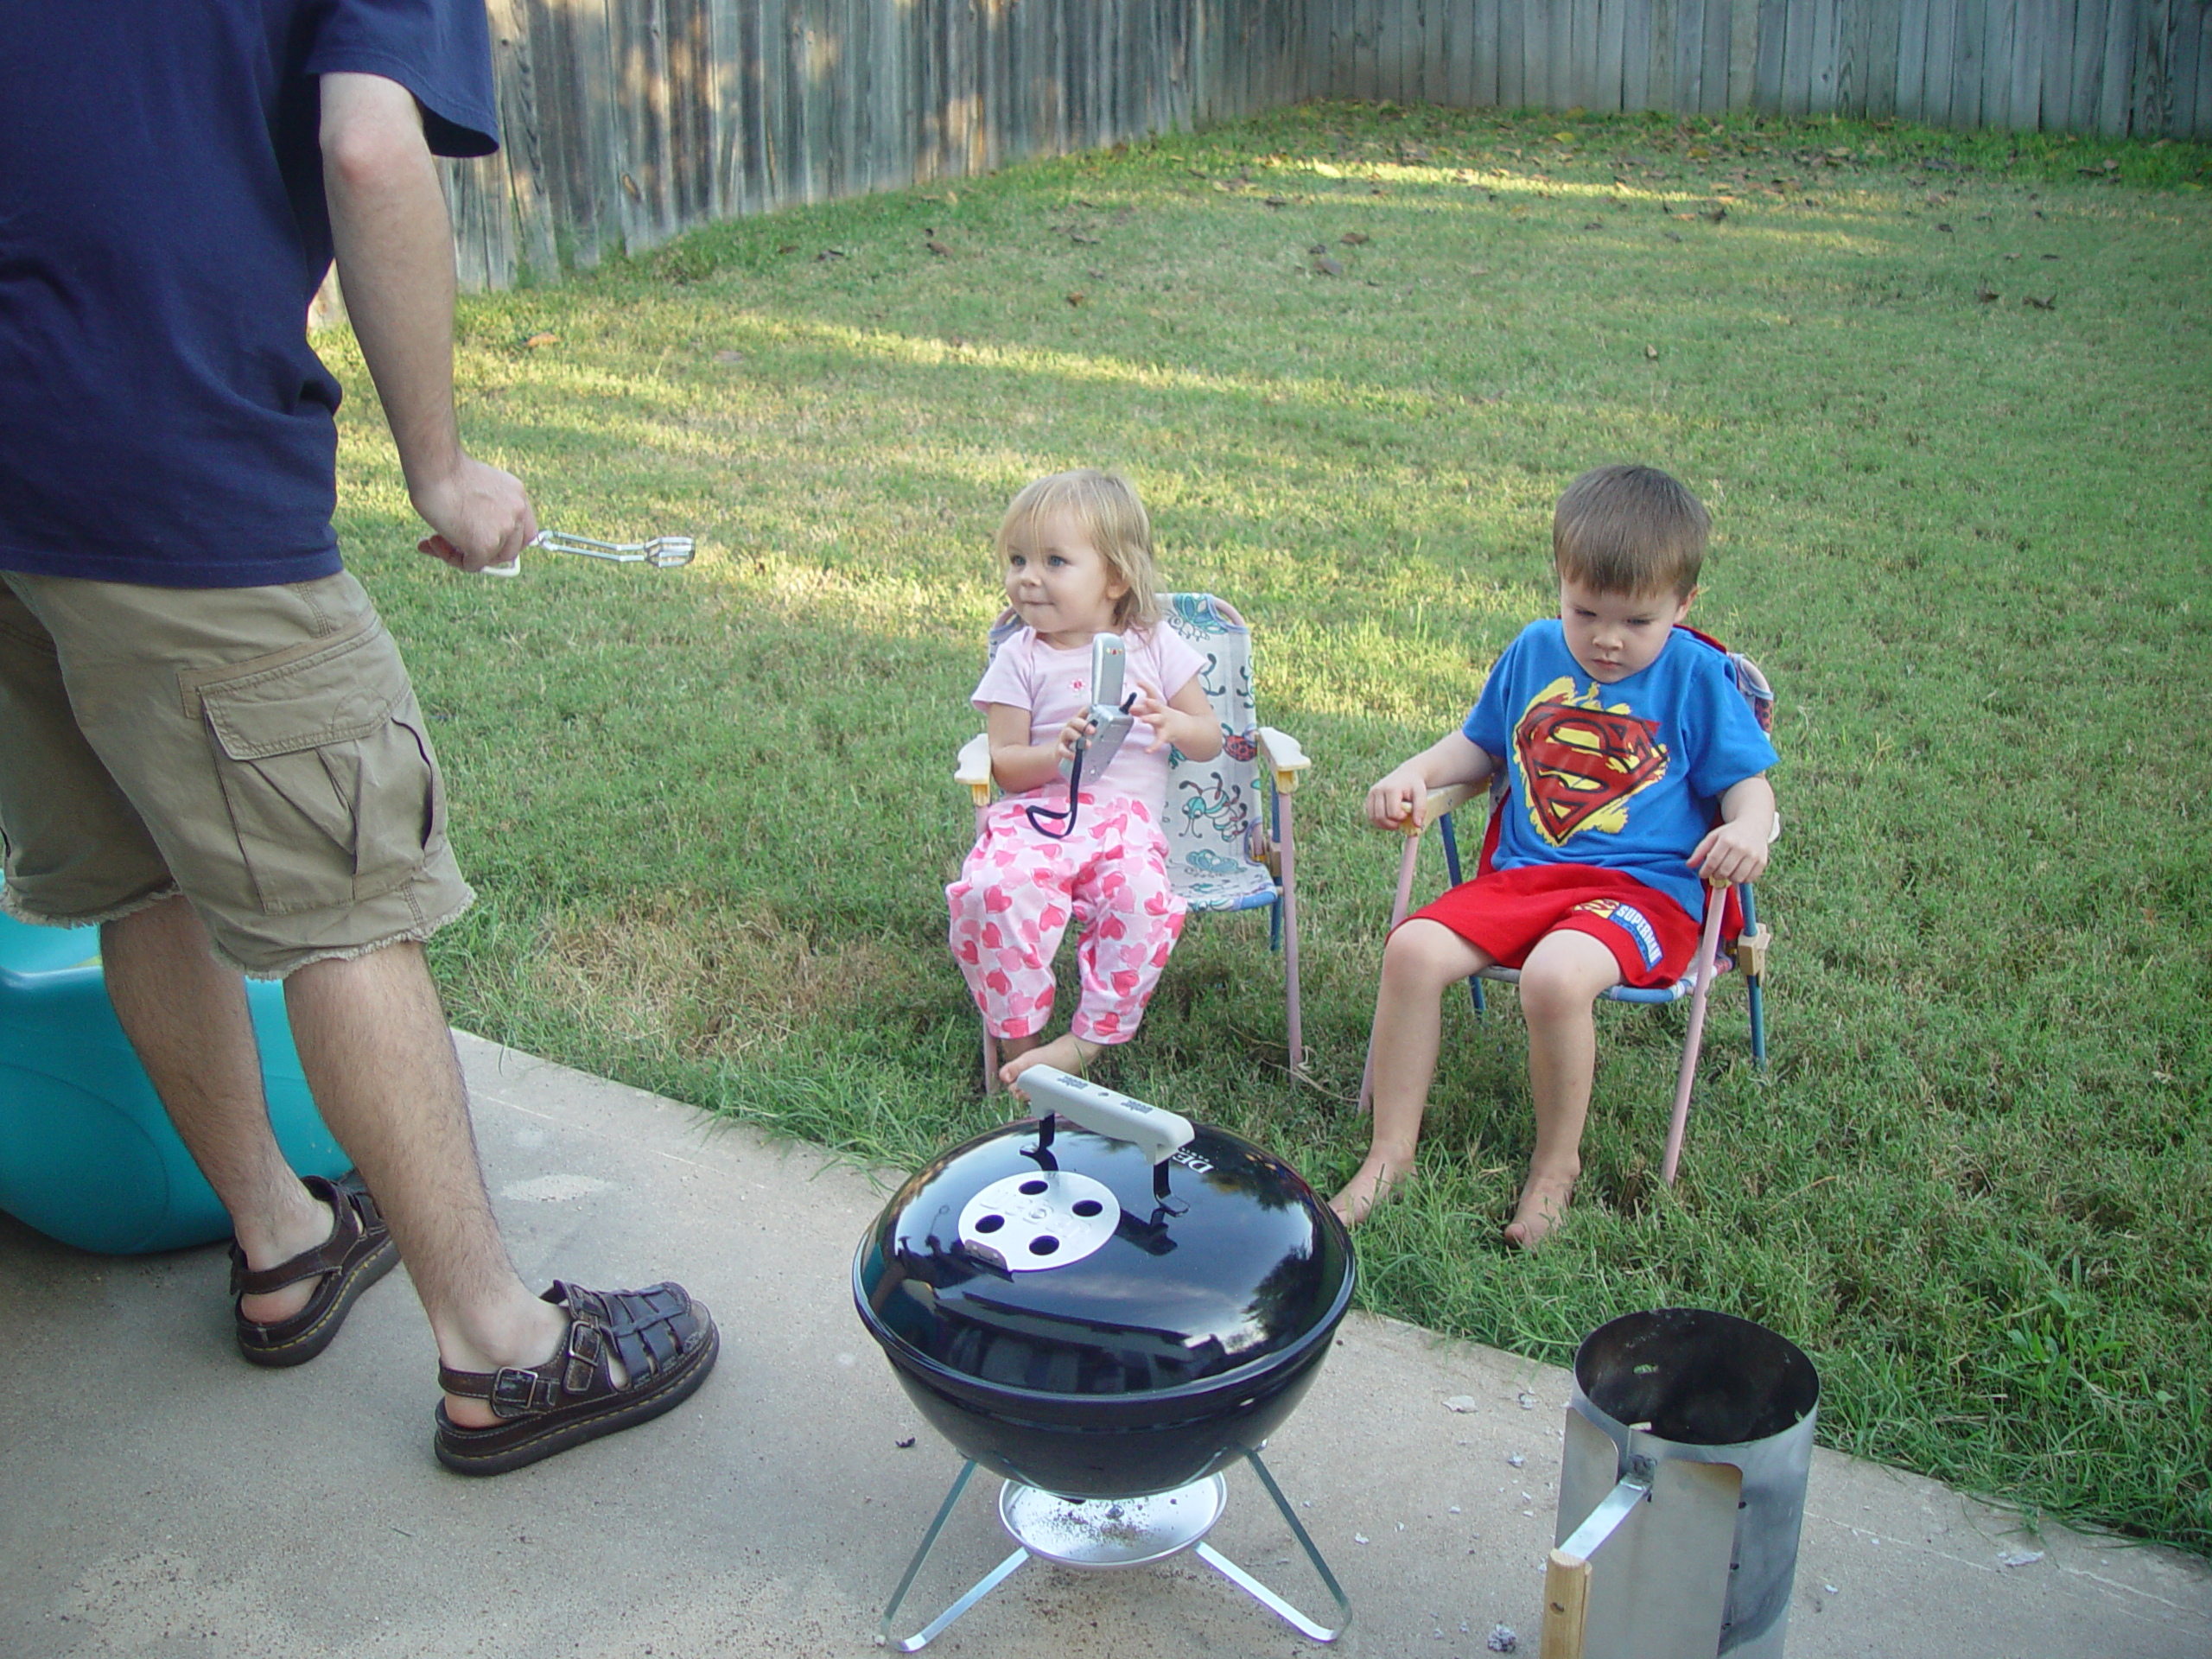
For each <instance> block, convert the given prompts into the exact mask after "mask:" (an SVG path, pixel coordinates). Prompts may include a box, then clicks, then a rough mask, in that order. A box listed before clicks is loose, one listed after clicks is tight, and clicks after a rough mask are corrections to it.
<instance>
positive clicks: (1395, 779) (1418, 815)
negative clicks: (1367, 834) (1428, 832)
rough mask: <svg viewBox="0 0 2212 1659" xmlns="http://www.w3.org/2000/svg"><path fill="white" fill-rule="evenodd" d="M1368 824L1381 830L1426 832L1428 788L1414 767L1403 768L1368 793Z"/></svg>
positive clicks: (1392, 773)
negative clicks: (1423, 830) (1409, 825)
mask: <svg viewBox="0 0 2212 1659" xmlns="http://www.w3.org/2000/svg"><path fill="white" fill-rule="evenodd" d="M1367 821H1368V822H1369V823H1371V824H1373V825H1374V826H1375V827H1376V829H1404V828H1405V827H1406V826H1407V825H1408V823H1410V824H1411V825H1412V826H1413V827H1414V829H1425V828H1426V827H1427V823H1428V785H1427V783H1426V782H1425V781H1424V780H1423V779H1422V778H1421V774H1420V773H1419V772H1415V771H1414V769H1413V768H1412V767H1410V766H1401V767H1399V768H1398V769H1397V770H1396V771H1395V772H1391V773H1390V774H1389V776H1387V777H1385V778H1384V779H1383V781H1382V782H1381V783H1379V784H1377V785H1375V787H1374V788H1372V789H1370V790H1369V791H1367Z"/></svg>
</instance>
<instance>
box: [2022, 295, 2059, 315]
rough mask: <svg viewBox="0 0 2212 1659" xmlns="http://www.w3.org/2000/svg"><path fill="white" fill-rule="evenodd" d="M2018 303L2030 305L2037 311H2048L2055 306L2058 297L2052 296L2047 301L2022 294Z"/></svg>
mask: <svg viewBox="0 0 2212 1659" xmlns="http://www.w3.org/2000/svg"><path fill="white" fill-rule="evenodd" d="M2020 303H2021V304H2022V305H2032V306H2033V307H2035V308H2036V309H2037V310H2038V311H2049V310H2050V309H2051V308H2053V307H2055V306H2056V305H2057V303H2058V296H2057V295H2056V294H2054V295H2052V296H2050V298H2049V299H2047V300H2039V299H2037V298H2036V296H2034V295H2032V294H2023V295H2022V296H2020Z"/></svg>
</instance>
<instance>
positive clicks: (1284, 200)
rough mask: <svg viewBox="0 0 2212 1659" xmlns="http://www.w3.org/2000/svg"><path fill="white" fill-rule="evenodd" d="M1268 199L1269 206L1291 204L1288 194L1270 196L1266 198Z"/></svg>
mask: <svg viewBox="0 0 2212 1659" xmlns="http://www.w3.org/2000/svg"><path fill="white" fill-rule="evenodd" d="M1266 200H1267V204H1268V207H1289V206H1290V198H1289V197H1288V196H1269V197H1268V198H1266Z"/></svg>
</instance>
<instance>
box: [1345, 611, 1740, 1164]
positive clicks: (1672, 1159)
mask: <svg viewBox="0 0 2212 1659" xmlns="http://www.w3.org/2000/svg"><path fill="white" fill-rule="evenodd" d="M1683 632H1687V633H1691V634H1694V635H1695V637H1696V638H1698V639H1701V640H1703V641H1704V642H1705V643H1706V644H1707V645H1710V646H1712V647H1713V649H1714V650H1716V651H1722V652H1726V656H1727V658H1728V663H1729V669H1730V672H1731V675H1732V677H1733V679H1734V681H1735V683H1736V689H1737V690H1738V691H1740V692H1742V693H1743V694H1744V700H1745V702H1748V703H1749V704H1750V705H1751V712H1752V714H1753V715H1756V716H1757V717H1758V722H1759V726H1760V728H1762V729H1763V730H1766V731H1769V732H1770V731H1771V730H1772V729H1773V726H1774V692H1773V690H1772V689H1771V688H1770V686H1769V685H1768V683H1767V680H1766V676H1765V675H1764V674H1762V673H1761V672H1760V671H1759V670H1758V667H1757V665H1756V664H1753V663H1752V662H1751V659H1750V658H1747V657H1745V656H1744V655H1743V654H1742V653H1741V652H1729V651H1727V650H1726V647H1725V646H1723V645H1720V643H1719V641H1718V640H1715V639H1711V638H1710V637H1709V636H1707V635H1705V634H1702V633H1698V632H1697V631H1696V630H1695V629H1691V628H1686V629H1684V630H1683ZM1485 792H1486V793H1487V795H1488V798H1489V804H1490V816H1489V819H1488V828H1487V829H1486V831H1485V834H1484V844H1483V849H1482V855H1481V857H1480V858H1479V859H1478V861H1477V867H1478V868H1481V866H1482V864H1483V863H1484V862H1486V861H1487V860H1488V858H1489V856H1490V852H1491V848H1492V847H1493V846H1494V845H1495V844H1496V841H1497V810H1498V806H1499V804H1500V803H1501V802H1502V801H1503V798H1504V786H1503V782H1502V780H1501V781H1500V782H1498V783H1497V784H1496V785H1493V786H1492V787H1491V789H1490V790H1489V791H1479V790H1474V789H1466V788H1453V789H1447V790H1440V791H1437V792H1436V793H1434V794H1433V795H1431V796H1430V797H1429V798H1428V822H1429V823H1433V824H1434V825H1435V826H1436V828H1437V831H1438V835H1439V837H1440V839H1441V840H1442V842H1443V843H1444V863H1445V870H1446V874H1447V875H1448V876H1449V878H1450V885H1452V886H1453V887H1457V886H1458V885H1459V881H1460V880H1461V876H1460V872H1459V840H1458V837H1457V836H1456V835H1455V833H1454V831H1453V829H1452V814H1453V813H1454V812H1456V811H1458V810H1459V809H1460V808H1462V807H1464V806H1465V805H1466V804H1467V803H1468V802H1470V801H1471V800H1473V799H1474V798H1476V797H1477V796H1478V795H1481V794H1484V793H1485ZM1781 834H1782V817H1781V815H1780V814H1779V813H1777V814H1776V815H1775V821H1774V827H1773V829H1771V830H1770V831H1769V832H1768V838H1769V839H1770V840H1774V839H1777V838H1779V837H1780V836H1781ZM1403 835H1404V839H1405V851H1404V854H1403V855H1402V857H1401V859H1400V861H1399V865H1398V891H1397V897H1396V899H1395V901H1394V902H1393V904H1392V906H1391V908H1390V925H1391V927H1392V928H1393V929H1395V928H1396V926H1397V925H1398V924H1399V923H1401V922H1402V921H1404V920H1405V919H1406V916H1407V913H1408V911H1409V910H1410V909H1411V908H1412V906H1413V885H1414V866H1415V864H1416V863H1417V861H1419V858H1420V855H1421V835H1422V830H1421V828H1419V827H1415V826H1414V825H1410V824H1409V825H1408V826H1407V828H1406V829H1405V830H1404V831H1403ZM1735 891H1736V897H1737V901H1738V906H1740V907H1741V910H1742V914H1743V925H1742V927H1741V929H1740V930H1739V931H1738V932H1737V933H1736V934H1735V935H1734V936H1733V937H1732V938H1726V939H1723V938H1721V937H1720V930H1721V924H1722V919H1723V917H1724V914H1725V913H1726V911H1727V908H1728V906H1726V905H1724V904H1722V903H1720V902H1719V901H1718V899H1717V897H1716V899H1715V901H1714V902H1713V903H1709V904H1707V906H1706V912H1705V926H1704V929H1703V931H1702V934H1701V936H1700V941H1699V944H1698V952H1697V957H1696V958H1695V960H1696V962H1697V963H1706V964H1709V965H1710V967H1711V969H1712V971H1711V972H1709V973H1706V972H1700V971H1699V969H1697V968H1696V967H1693V968H1692V969H1691V970H1690V972H1689V973H1688V974H1687V975H1685V976H1683V977H1682V978H1681V979H1680V980H1679V981H1677V982H1675V983H1674V984H1672V985H1669V986H1664V987H1660V988H1654V989H1650V990H1639V989H1634V988H1630V987H1628V986H1624V985H1616V986H1614V987H1613V988H1611V989H1610V990H1607V991H1605V993H1603V1000H1605V1001H1611V1002H1646V1003H1649V1002H1678V1001H1681V999H1682V998H1684V997H1685V996H1687V997H1688V998H1689V999H1690V1013H1689V1032H1688V1036H1687V1038H1686V1039H1684V1041H1683V1044H1682V1060H1681V1068H1680V1070H1679V1071H1678V1073H1677V1075H1676V1077H1675V1104H1674V1111H1673V1114H1672V1116H1670V1117H1669V1121H1668V1126H1667V1147H1666V1152H1665V1154H1664V1157H1663V1159H1662V1162H1661V1165H1660V1170H1659V1176H1660V1179H1662V1181H1664V1182H1666V1183H1667V1184H1668V1185H1670V1186H1671V1185H1673V1184H1674V1180H1675V1168H1676V1166H1678V1165H1679V1164H1680V1162H1681V1153H1682V1137H1683V1135H1684V1132H1685V1131H1686V1129H1687V1128H1688V1123H1689V1108H1690V1092H1691V1087H1692V1084H1694V1081H1695V1078H1696V1076H1697V1061H1698V1054H1699V1052H1700V1049H1701V1047H1702V1046H1703V1042H1704V1035H1705V1012H1706V999H1707V995H1708V994H1709V993H1710V991H1711V989H1712V987H1713V982H1714V981H1715V980H1716V979H1718V978H1719V976H1721V975H1723V974H1726V973H1730V972H1733V971H1740V972H1741V973H1742V974H1743V976H1744V988H1745V994H1746V997H1747V999H1748V1001H1749V1004H1750V1008H1749V1012H1750V1015H1751V1060H1752V1063H1753V1064H1754V1065H1757V1066H1758V1067H1759V1069H1760V1070H1762V1071H1764V1070H1765V1068H1766V1013H1765V1004H1764V996H1763V995H1762V988H1763V983H1764V978H1765V975H1766V962H1767V957H1768V954H1769V952H1770V950H1772V948H1773V944H1774V934H1773V931H1772V930H1771V929H1770V928H1769V927H1767V926H1766V925H1765V924H1764V923H1763V922H1761V921H1759V920H1758V908H1757V903H1756V900H1755V899H1754V897H1753V894H1752V892H1751V883H1749V882H1741V883H1738V885H1737V887H1736V889H1735ZM1486 979H1487V980H1491V981H1495V982H1497V983H1499V984H1503V985H1514V984H1518V983H1519V982H1520V979H1521V975H1520V971H1519V970H1518V969H1513V968H1485V969H1483V970H1482V972H1480V973H1479V974H1477V975H1475V976H1473V977H1471V979H1469V980H1468V981H1467V991H1468V995H1469V996H1470V998H1471V1000H1472V1001H1473V1004H1474V1009H1475V1015H1476V1017H1477V1018H1478V1019H1480V1018H1481V1017H1482V1016H1483V1014H1484V1002H1483V987H1482V982H1483V981H1484V980H1486ZM1374 1079H1375V1049H1374V1044H1373V1039H1370V1040H1369V1045H1368V1052H1367V1065H1366V1068H1365V1070H1364V1071H1363V1072H1362V1074H1361V1077H1360V1081H1359V1109H1360V1110H1361V1111H1363V1112H1364V1111H1366V1110H1368V1109H1369V1108H1370V1095H1371V1093H1372V1090H1373V1088H1374Z"/></svg>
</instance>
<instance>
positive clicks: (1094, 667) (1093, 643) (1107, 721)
mask: <svg viewBox="0 0 2212 1659" xmlns="http://www.w3.org/2000/svg"><path fill="white" fill-rule="evenodd" d="M1127 657H1128V652H1127V651H1126V650H1125V649H1124V648H1123V647H1122V636H1121V635H1120V634H1118V633H1095V634H1093V635H1091V637H1090V723H1091V724H1092V725H1093V726H1095V727H1096V728H1098V729H1097V730H1096V731H1094V732H1092V733H1091V734H1090V736H1088V737H1085V738H1081V739H1078V740H1077V743H1076V746H1075V747H1076V753H1077V754H1079V755H1081V756H1082V757H1083V769H1084V771H1085V772H1088V773H1090V776H1091V777H1093V778H1096V777H1097V776H1098V774H1099V773H1100V772H1103V771H1105V770H1106V767H1107V766H1108V764H1109V762H1111V761H1112V760H1113V759H1114V756H1115V755H1116V753H1119V752H1120V750H1121V747H1122V739H1123V738H1125V737H1127V736H1128V734H1129V729H1130V728H1132V727H1133V726H1135V724H1136V721H1135V720H1133V719H1132V718H1130V716H1129V715H1128V711H1127V709H1126V707H1125V704H1126V703H1128V702H1132V701H1134V699H1131V698H1125V697H1124V696H1122V661H1123V659H1124V658H1127ZM1060 770H1061V771H1062V772H1067V773H1070V774H1072V772H1073V771H1074V767H1073V764H1072V763H1071V762H1069V761H1062V762H1061V763H1060Z"/></svg>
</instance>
